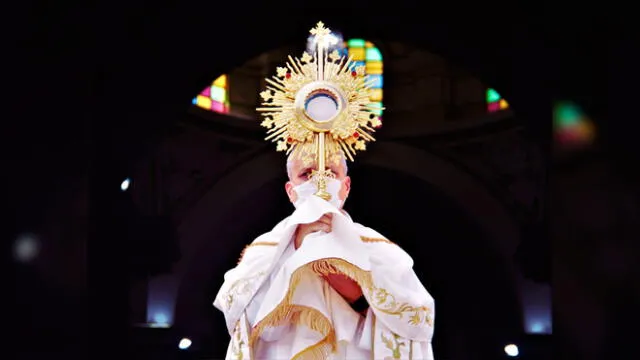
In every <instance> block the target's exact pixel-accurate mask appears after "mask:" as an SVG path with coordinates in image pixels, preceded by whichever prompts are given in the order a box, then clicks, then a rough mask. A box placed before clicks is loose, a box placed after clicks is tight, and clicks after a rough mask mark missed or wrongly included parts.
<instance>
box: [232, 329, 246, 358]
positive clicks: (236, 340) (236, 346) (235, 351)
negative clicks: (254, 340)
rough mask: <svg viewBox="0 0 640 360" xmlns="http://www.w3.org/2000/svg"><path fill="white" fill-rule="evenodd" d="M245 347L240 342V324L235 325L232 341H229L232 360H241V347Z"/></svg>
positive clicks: (241, 341) (242, 356)
mask: <svg viewBox="0 0 640 360" xmlns="http://www.w3.org/2000/svg"><path fill="white" fill-rule="evenodd" d="M243 345H245V344H244V341H243V340H242V333H241V329H240V322H238V323H236V328H235V330H234V331H233V339H232V340H231V355H232V356H233V359H234V360H243V359H244V355H243V354H242V346H243Z"/></svg>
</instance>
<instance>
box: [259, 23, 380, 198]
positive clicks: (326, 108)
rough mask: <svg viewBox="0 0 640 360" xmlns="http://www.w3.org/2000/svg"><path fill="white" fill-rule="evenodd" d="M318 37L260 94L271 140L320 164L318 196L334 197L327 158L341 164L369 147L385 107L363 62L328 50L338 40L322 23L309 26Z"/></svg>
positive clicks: (306, 163)
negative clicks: (376, 96)
mask: <svg viewBox="0 0 640 360" xmlns="http://www.w3.org/2000/svg"><path fill="white" fill-rule="evenodd" d="M310 33H311V34H312V35H314V37H315V39H314V40H315V44H316V46H315V52H314V53H313V54H309V53H308V52H304V53H303V54H302V56H301V57H300V58H292V57H291V56H289V61H288V62H287V63H286V64H285V66H283V67H278V68H277V69H276V75H275V76H273V77H271V78H267V79H266V81H267V83H268V85H267V89H266V90H264V91H262V92H261V93H260V96H261V97H262V100H263V102H262V105H263V106H264V107H259V108H257V109H256V110H257V111H259V112H261V113H262V116H263V117H264V120H263V121H262V123H261V125H262V126H264V127H266V128H268V129H269V130H268V131H267V134H269V135H268V136H267V138H266V140H272V141H274V142H276V143H277V147H276V149H277V150H278V151H285V152H286V153H287V155H289V154H291V153H292V156H293V157H295V158H297V159H300V160H301V161H302V162H303V164H304V166H312V165H313V164H314V163H317V165H318V170H317V171H314V172H313V173H312V176H311V179H312V180H313V181H315V182H316V184H317V188H318V191H317V192H316V194H315V195H317V196H320V197H321V198H323V199H325V200H329V199H330V197H331V195H329V194H328V193H327V192H326V180H327V178H328V177H332V176H333V174H332V173H331V171H328V170H327V169H326V164H327V163H328V162H333V163H335V164H337V163H338V162H339V161H340V158H341V157H342V156H345V157H346V158H347V159H349V160H351V161H353V156H354V155H355V154H356V152H357V151H364V150H366V144H367V142H369V141H375V139H374V138H373V136H371V133H373V132H374V131H375V130H374V129H375V128H378V127H380V125H381V124H382V123H381V121H380V119H379V117H378V115H377V112H378V111H381V110H383V109H381V108H380V107H378V106H376V105H375V104H373V102H372V101H371V100H370V99H371V95H372V91H371V85H372V84H373V82H374V81H373V80H369V79H368V77H367V76H366V75H365V67H364V66H355V65H356V63H355V62H354V61H353V60H352V59H351V57H348V58H347V57H346V56H340V54H339V52H338V51H337V50H334V51H332V52H331V53H328V51H327V49H328V48H329V47H330V46H331V45H335V42H336V41H337V38H336V37H335V36H333V35H332V34H331V31H330V30H329V28H326V27H324V24H323V23H322V22H321V21H320V22H318V24H317V25H316V27H315V28H313V29H311V30H310Z"/></svg>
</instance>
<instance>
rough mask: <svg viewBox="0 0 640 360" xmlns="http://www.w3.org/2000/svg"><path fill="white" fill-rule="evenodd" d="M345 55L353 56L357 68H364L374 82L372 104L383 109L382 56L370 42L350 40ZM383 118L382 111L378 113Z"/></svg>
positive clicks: (344, 49)
mask: <svg viewBox="0 0 640 360" xmlns="http://www.w3.org/2000/svg"><path fill="white" fill-rule="evenodd" d="M343 52H344V53H343V55H348V56H351V58H352V59H353V61H355V62H356V66H364V67H365V73H366V74H367V75H369V78H370V79H371V80H373V81H372V82H373V85H372V86H371V87H372V89H373V94H372V95H371V102H373V103H375V104H374V106H378V107H380V108H381V109H382V99H383V97H382V54H381V53H380V50H378V48H377V47H376V46H375V45H374V44H373V43H372V42H370V41H365V40H363V39H350V40H348V41H345V42H344V47H343ZM377 115H379V116H382V110H379V111H377Z"/></svg>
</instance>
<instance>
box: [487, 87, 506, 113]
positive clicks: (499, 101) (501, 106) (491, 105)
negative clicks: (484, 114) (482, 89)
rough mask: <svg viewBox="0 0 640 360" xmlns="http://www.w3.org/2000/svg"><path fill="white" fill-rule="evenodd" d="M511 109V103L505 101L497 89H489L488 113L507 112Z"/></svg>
mask: <svg viewBox="0 0 640 360" xmlns="http://www.w3.org/2000/svg"><path fill="white" fill-rule="evenodd" d="M508 108H509V103H508V102H507V100H505V99H503V98H502V96H500V94H499V93H498V92H497V91H496V90H495V89H491V88H489V89H487V111H488V112H496V111H500V110H505V109H508Z"/></svg>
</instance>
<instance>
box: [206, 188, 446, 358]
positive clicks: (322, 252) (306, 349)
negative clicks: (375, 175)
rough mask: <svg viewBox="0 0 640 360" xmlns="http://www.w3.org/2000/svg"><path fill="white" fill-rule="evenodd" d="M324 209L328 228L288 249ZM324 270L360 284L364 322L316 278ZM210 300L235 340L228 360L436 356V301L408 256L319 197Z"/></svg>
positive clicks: (264, 241) (246, 257)
mask: <svg viewBox="0 0 640 360" xmlns="http://www.w3.org/2000/svg"><path fill="white" fill-rule="evenodd" d="M325 213H333V214H334V215H333V224H332V225H333V226H332V232H331V233H322V232H318V233H313V234H310V235H308V236H307V237H306V238H305V240H304V242H303V244H302V246H300V248H298V249H297V250H294V248H293V241H292V239H293V234H294V232H295V230H296V228H297V226H298V224H307V223H311V222H314V221H316V220H318V219H319V218H320V217H321V216H322V215H323V214H325ZM327 273H342V274H344V275H347V276H349V277H351V278H352V279H354V280H355V281H356V282H358V284H359V285H360V287H361V288H362V291H363V294H364V296H365V298H366V300H367V302H368V303H369V305H370V307H369V310H368V311H367V313H366V316H365V317H363V316H361V315H360V314H358V313H356V312H355V311H354V310H352V309H351V307H350V306H349V304H347V303H346V301H345V300H344V299H343V298H342V297H341V296H340V295H339V294H338V293H337V292H336V291H335V290H334V289H333V288H332V287H331V286H330V285H329V284H328V283H327V282H326V281H325V280H324V278H323V277H321V276H319V275H321V274H327ZM213 304H214V306H215V307H216V308H218V309H220V310H221V311H222V312H223V313H224V316H225V320H226V324H227V329H228V331H229V334H230V336H231V341H230V343H229V347H228V350H227V356H226V359H244V360H247V359H250V360H258V359H261V360H262V359H307V358H313V359H335V360H338V359H345V360H346V359H353V360H360V359H381V360H387V359H415V360H418V359H421V360H432V359H433V350H432V347H431V338H432V336H433V321H434V301H433V298H432V297H431V295H430V294H429V293H428V292H427V290H426V289H425V288H424V286H423V285H422V283H421V282H420V280H419V279H418V277H417V276H416V274H415V272H414V271H413V259H412V258H411V257H410V256H409V255H408V254H407V253H406V252H404V251H403V250H402V249H401V248H400V247H399V246H397V245H395V244H394V243H392V242H390V241H389V240H387V239H385V238H384V237H383V236H382V235H380V234H379V233H377V232H376V231H374V230H372V229H370V228H367V227H364V226H362V225H360V224H357V223H354V222H353V221H352V220H351V218H350V217H349V216H348V215H346V214H344V213H342V212H341V211H340V210H338V209H337V208H335V207H334V206H333V205H331V204H330V203H328V202H326V201H324V200H322V199H320V198H318V197H316V196H311V197H309V198H306V199H304V200H302V201H301V203H300V204H298V206H297V209H296V210H295V211H294V213H293V214H292V215H291V216H289V217H288V218H286V219H285V220H283V221H281V222H280V223H279V224H278V225H276V227H275V228H274V229H273V230H271V231H270V232H268V233H266V234H263V235H261V236H259V237H258V238H257V239H255V240H254V241H253V242H252V243H251V244H249V245H248V246H247V247H246V248H245V250H244V252H243V255H242V257H241V259H240V261H239V262H238V265H237V266H236V267H235V268H233V269H231V270H229V271H228V272H227V273H226V274H225V276H224V283H223V285H222V287H221V288H220V291H219V292H218V295H217V296H216V299H215V301H214V303H213Z"/></svg>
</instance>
